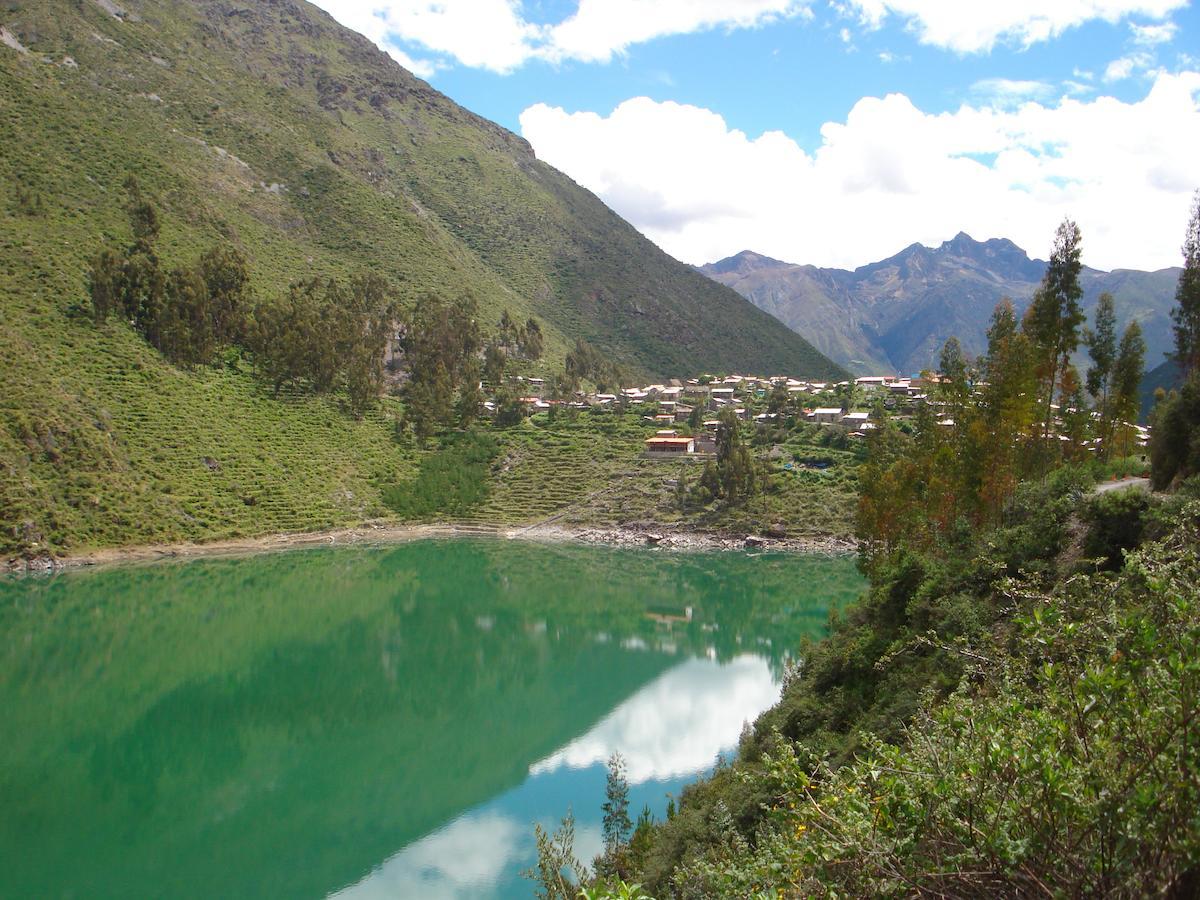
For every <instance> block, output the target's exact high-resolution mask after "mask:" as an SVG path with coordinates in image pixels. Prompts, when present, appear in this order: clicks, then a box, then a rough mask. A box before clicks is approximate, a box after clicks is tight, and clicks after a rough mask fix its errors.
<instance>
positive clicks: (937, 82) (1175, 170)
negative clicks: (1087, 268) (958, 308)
mask: <svg viewBox="0 0 1200 900" xmlns="http://www.w3.org/2000/svg"><path fill="white" fill-rule="evenodd" d="M318 2H319V3H320V5H322V6H324V7H325V8H326V9H328V10H329V11H330V12H331V13H332V14H333V15H334V16H335V17H336V18H338V19H339V20H340V21H342V22H343V23H345V24H347V25H349V26H350V27H352V28H355V29H356V30H359V31H361V32H363V33H364V34H367V36H368V37H370V38H372V39H373V40H375V41H376V42H377V43H378V44H379V45H380V46H382V47H383V48H384V49H386V50H388V51H389V52H390V53H391V54H392V55H393V56H394V57H395V58H396V59H397V60H398V61H399V62H401V64H403V65H406V66H407V67H408V68H410V69H412V70H414V71H415V72H417V73H418V74H419V75H421V76H422V77H425V78H427V79H428V80H429V81H430V83H432V84H433V85H434V86H435V87H437V88H438V89H439V90H441V91H443V92H444V93H446V94H448V95H449V96H450V97H451V98H453V99H454V100H456V101H458V102H459V103H461V104H463V105H464V106H466V107H468V108H469V109H472V110H474V111H475V112H478V113H480V114H481V115H484V116H486V117H488V118H490V119H493V120H495V121H497V122H499V123H500V124H502V125H504V126H506V127H508V128H510V129H512V130H513V131H516V132H518V133H520V134H523V135H524V136H525V137H526V138H527V139H528V140H530V142H531V143H532V144H533V146H534V149H535V151H536V152H537V153H538V156H539V157H540V158H542V159H545V160H546V161H548V162H550V163H551V164H552V165H555V166H556V167H558V168H560V169H562V170H563V171H565V172H566V173H567V174H568V175H571V176H572V177H573V178H575V179H576V180H577V181H579V182H580V183H581V184H583V185H584V186H585V187H588V188H590V189H591V190H593V191H595V192H596V193H597V194H598V195H599V196H601V197H602V198H603V199H604V200H605V201H606V202H608V203H609V205H610V206H612V207H613V208H614V209H616V210H617V211H618V212H619V213H621V214H622V215H623V216H625V217H626V218H627V219H629V220H630V221H631V222H632V223H633V224H634V225H635V226H637V227H638V228H640V229H641V230H642V231H643V232H644V233H646V234H647V235H648V236H649V237H650V238H651V239H652V240H654V241H656V242H657V243H658V244H659V245H660V246H662V247H663V248H664V249H666V250H667V251H668V252H670V253H672V254H673V255H675V256H677V257H679V258H681V259H684V260H686V261H688V262H705V261H710V260H712V259H716V258H719V257H720V256H724V255H729V254H731V253H735V252H737V251H738V250H740V249H745V248H752V249H755V250H758V251H759V252H764V253H768V254H769V255H773V256H778V257H780V258H783V259H788V260H790V261H796V262H813V263H817V264H823V265H839V266H854V265H859V264H862V263H865V262H868V261H871V260H873V259H877V258H881V257H882V256H886V255H889V254H890V253H893V252H895V251H897V250H899V249H900V248H902V247H904V246H906V245H907V244H909V243H912V242H914V241H921V242H923V243H928V244H936V243H939V242H940V241H942V240H946V239H949V238H950V237H952V236H953V235H954V234H955V233H956V232H958V231H959V230H967V231H968V232H969V233H971V234H972V235H973V236H975V237H977V238H980V239H983V238H987V237H1000V236H1004V237H1011V238H1012V239H1014V240H1016V241H1017V242H1018V243H1019V244H1021V245H1022V246H1023V247H1025V248H1026V249H1027V250H1029V251H1030V253H1031V254H1032V255H1043V256H1044V255H1045V247H1046V246H1047V245H1048V244H1049V240H1050V236H1051V234H1052V232H1053V229H1054V226H1055V225H1056V224H1057V222H1058V221H1060V220H1061V219H1062V218H1063V216H1066V215H1070V216H1072V217H1074V218H1076V219H1077V220H1078V221H1079V223H1080V225H1081V227H1082V229H1083V231H1084V240H1085V245H1084V246H1085V261H1086V262H1088V263H1089V264H1091V265H1095V266H1097V267H1100V268H1115V267H1137V268H1157V267H1161V266H1166V265H1173V264H1175V263H1176V261H1177V260H1178V245H1179V243H1180V238H1181V236H1182V232H1183V227H1184V224H1185V222H1186V217H1187V209H1188V205H1189V201H1190V197H1191V194H1192V191H1193V190H1194V189H1195V188H1196V187H1198V186H1200V106H1198V103H1197V99H1198V93H1200V11H1198V10H1197V9H1196V8H1195V7H1194V5H1192V4H1191V3H1188V2H1186V0H1041V2H1032V0H1008V2H1007V3H1004V4H983V3H976V2H965V0H960V2H957V3H954V2H946V0H841V2H829V0H525V2H523V3H522V2H517V0H438V2H432V0H371V2H369V3H364V2H361V0H318Z"/></svg>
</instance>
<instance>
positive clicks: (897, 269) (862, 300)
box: [700, 232, 1180, 374]
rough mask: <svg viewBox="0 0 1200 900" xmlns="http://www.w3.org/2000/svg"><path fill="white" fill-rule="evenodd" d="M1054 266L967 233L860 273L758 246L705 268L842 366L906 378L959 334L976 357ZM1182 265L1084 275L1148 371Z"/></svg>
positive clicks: (1090, 292) (1164, 338) (1159, 354)
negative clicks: (1136, 331) (1133, 338)
mask: <svg viewBox="0 0 1200 900" xmlns="http://www.w3.org/2000/svg"><path fill="white" fill-rule="evenodd" d="M1086 238H1087V236H1086V235H1085V236H1084V239H1085V241H1086ZM1045 269H1046V263H1045V262H1044V261H1043V260H1040V259H1030V258H1029V256H1028V254H1027V253H1026V252H1025V251H1024V250H1022V249H1021V248H1020V247H1018V246H1017V245H1016V244H1014V243H1013V242H1012V241H1009V240H1006V239H1002V238H1000V239H992V240H988V241H977V240H974V239H973V238H972V237H970V236H969V235H967V234H965V233H961V232H960V233H959V234H958V235H957V236H956V237H954V238H953V239H952V240H949V241H946V242H944V243H943V244H942V245H941V246H939V247H933V248H930V247H925V246H923V245H921V244H913V245H911V246H909V247H906V248H905V249H904V250H901V251H900V252H899V253H897V254H896V255H895V256H892V257H890V258H888V259H885V260H881V261H880V262H876V263H871V264H869V265H865V266H860V267H859V268H857V269H855V270H854V271H847V270H845V269H824V268H818V267H817V266H811V265H798V264H794V263H788V262H781V261H780V260H776V259H771V258H769V257H766V256H762V255H760V254H758V253H754V252H752V251H749V250H746V251H743V252H741V253H739V254H737V255H736V256H731V257H728V258H727V259H723V260H720V261H719V262H715V263H710V264H709V265H705V266H701V267H700V271H702V272H703V273H704V274H706V275H708V276H709V277H710V278H712V279H714V280H715V281H719V282H721V283H722V284H725V285H728V286H729V287H732V288H733V289H734V290H736V291H738V292H739V293H740V294H741V295H742V296H743V297H746V298H747V299H748V300H750V301H751V302H752V303H754V305H755V306H757V307H759V308H760V309H762V310H765V311H766V312H769V313H770V314H771V315H773V316H775V317H776V318H777V319H779V320H780V321H782V322H783V323H784V324H785V325H787V326H788V327H789V328H791V329H792V330H793V331H796V332H798V333H799V334H801V335H803V336H804V337H805V338H806V339H807V340H809V341H810V342H811V343H812V344H813V345H814V346H816V347H817V349H818V350H820V351H821V352H822V353H824V354H825V355H826V356H828V357H829V358H830V359H832V360H834V361H835V362H838V363H841V364H842V365H844V366H846V367H847V368H849V369H851V370H852V371H854V372H856V373H872V372H896V373H902V374H912V373H916V372H919V371H920V370H921V369H924V368H928V367H930V366H931V365H935V364H936V362H937V355H938V352H939V350H940V348H941V346H942V344H943V343H944V342H945V340H946V338H948V337H950V336H952V335H953V336H956V337H958V339H959V340H960V341H961V342H962V344H963V347H964V348H965V349H966V351H967V352H968V353H970V354H972V355H976V354H979V353H981V352H982V351H983V350H984V349H985V348H986V338H985V334H986V331H987V326H988V320H989V318H990V317H991V314H992V310H993V309H994V307H995V305H996V303H997V302H998V301H999V300H1000V299H1001V298H1002V297H1010V298H1011V299H1012V301H1013V304H1014V305H1015V306H1016V307H1017V311H1018V313H1020V312H1022V311H1024V309H1025V307H1026V306H1028V304H1029V301H1030V298H1031V297H1032V296H1033V292H1034V290H1036V288H1037V286H1038V283H1039V282H1040V281H1041V278H1042V274H1043V272H1045ZM1179 271H1180V270H1179V269H1177V268H1170V269H1162V270H1159V271H1157V272H1139V271H1134V270H1130V269H1117V270H1114V271H1112V272H1102V271H1100V270H1098V269H1090V268H1086V267H1085V268H1084V270H1083V274H1082V276H1081V279H1080V280H1081V282H1082V285H1083V289H1084V308H1085V310H1086V311H1087V312H1088V314H1089V317H1090V315H1091V312H1092V310H1093V308H1094V307H1095V305H1096V299H1097V298H1098V297H1099V296H1100V294H1101V293H1103V292H1104V291H1108V292H1109V293H1111V294H1112V295H1113V297H1114V298H1115V301H1116V309H1117V317H1118V320H1119V324H1120V325H1121V327H1124V325H1125V323H1126V322H1128V321H1130V320H1132V319H1137V320H1138V322H1139V323H1140V324H1141V326H1142V328H1143V330H1144V332H1145V337H1146V347H1147V352H1146V368H1147V369H1154V368H1155V367H1156V366H1158V365H1159V364H1160V363H1161V362H1162V361H1163V354H1164V352H1166V351H1167V350H1168V349H1169V348H1170V346H1171V340H1172V338H1171V322H1170V316H1169V312H1168V311H1169V310H1170V308H1171V305H1172V304H1173V303H1174V298H1175V284H1176V282H1177V281H1178V279H1179Z"/></svg>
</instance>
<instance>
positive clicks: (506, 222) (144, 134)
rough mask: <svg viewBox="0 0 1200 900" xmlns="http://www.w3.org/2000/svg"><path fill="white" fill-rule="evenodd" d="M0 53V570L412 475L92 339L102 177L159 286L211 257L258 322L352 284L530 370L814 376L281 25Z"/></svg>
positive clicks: (366, 70) (340, 57) (107, 333)
mask: <svg viewBox="0 0 1200 900" xmlns="http://www.w3.org/2000/svg"><path fill="white" fill-rule="evenodd" d="M0 26H3V28H4V33H5V40H4V41H2V42H0V147H2V148H3V153H0V316H2V317H3V323H4V327H3V329H0V552H6V553H7V552H13V551H29V550H31V549H33V550H36V549H39V548H45V547H46V546H47V545H49V546H50V547H51V548H53V549H61V548H64V547H74V548H83V547H86V546H94V545H99V544H114V543H126V542H131V541H142V540H160V539H166V538H176V537H183V538H207V537H215V536H218V535H224V534H228V533H234V532H238V533H254V532H267V531H273V530H278V529H291V528H315V527H320V526H324V525H330V524H335V523H338V522H348V521H353V520H355V519H358V518H361V517H362V516H364V515H368V514H372V513H373V512H376V511H379V510H380V509H381V507H380V506H379V503H380V501H379V488H378V485H379V484H381V483H385V482H388V481H395V480H397V478H396V475H397V473H403V472H404V471H406V470H407V469H406V467H411V466H412V464H413V463H412V459H411V451H405V450H403V449H401V448H399V447H397V446H396V445H395V444H394V443H393V442H392V425H391V417H390V415H389V412H388V408H387V407H385V408H384V409H383V410H382V411H381V412H380V413H378V414H375V415H373V416H369V417H367V418H365V419H363V420H362V421H357V420H354V419H352V418H350V417H349V416H348V415H347V414H346V413H345V412H344V411H343V410H342V409H341V407H340V405H339V404H338V402H337V401H336V399H334V400H328V399H312V398H306V397H302V396H294V397H283V398H281V399H279V400H276V399H273V398H270V397H269V396H266V395H264V394H262V392H261V391H260V389H259V388H258V386H257V384H256V382H255V381H254V379H253V377H252V376H251V374H250V373H249V372H248V369H247V367H246V365H245V363H240V364H236V365H234V367H233V368H225V369H221V370H211V371H210V370H205V371H198V372H185V371H180V370H177V369H175V368H173V367H171V366H169V365H167V364H165V363H164V362H163V361H162V360H161V358H159V357H158V355H157V354H156V353H154V352H153V351H150V350H149V349H148V348H146V347H145V346H144V345H143V344H142V343H141V342H140V341H139V340H138V339H137V338H136V337H135V336H134V335H133V334H132V332H130V331H129V330H128V329H126V328H125V327H124V326H122V325H119V324H110V325H108V326H105V327H103V328H99V329H98V328H96V327H95V326H94V325H92V323H91V322H90V320H89V318H88V316H87V315H86V291H85V273H86V269H87V263H88V260H89V259H90V257H91V256H92V255H93V254H94V253H95V252H96V250H97V249H98V248H99V247H101V246H102V245H104V244H115V245H118V246H120V245H124V244H126V243H128V240H129V230H128V228H129V226H128V223H127V219H126V213H125V209H124V206H125V199H126V197H125V192H124V190H123V189H122V184H123V183H124V181H125V179H126V178H127V177H128V176H129V175H134V176H136V177H137V179H138V181H139V183H140V184H141V186H142V189H143V191H145V192H146V193H148V194H149V195H150V196H151V197H153V199H154V201H155V202H156V204H157V205H158V207H159V209H160V211H161V214H162V221H163V231H162V235H161V238H160V242H159V243H160V252H161V254H162V256H163V257H164V262H165V263H166V264H167V265H168V266H169V265H174V264H177V263H180V262H184V261H190V260H192V259H194V257H195V256H196V254H197V253H198V252H200V251H201V250H203V249H206V248H207V247H209V246H211V245H212V244H213V243H214V242H216V241H218V240H222V241H228V242H231V243H233V244H235V245H236V246H238V247H239V248H240V249H241V250H242V251H243V252H244V253H245V254H246V256H247V257H248V259H249V263H250V270H251V274H252V279H253V285H254V287H255V289H256V291H257V292H258V293H259V294H260V295H263V294H269V293H271V292H276V291H280V290H282V289H283V287H284V286H286V284H288V283H289V282H290V281H292V280H294V279H297V278H299V277H302V276H307V275H311V274H314V273H326V274H330V275H341V276H345V275H350V274H354V273H358V272H363V271H368V270H369V271H372V272H376V273H379V274H381V275H383V276H385V277H386V278H387V279H388V280H390V281H391V282H392V283H393V284H394V285H396V286H397V287H398V289H399V291H400V293H401V296H402V299H403V300H405V301H411V300H413V299H414V298H415V297H417V296H419V295H420V294H421V293H423V292H426V291H431V290H433V291H438V292H441V293H443V294H444V295H447V296H450V297H452V298H456V297H459V296H462V295H463V294H465V293H466V292H468V291H469V292H471V293H473V294H474V295H475V296H476V297H477V298H478V300H479V304H480V308H481V310H482V312H483V314H484V315H485V316H486V317H487V318H488V319H489V320H492V321H494V320H495V319H496V318H498V317H499V313H500V311H501V310H502V309H505V308H507V309H509V310H510V311H511V312H512V313H513V315H514V316H515V317H516V318H518V319H519V320H523V319H524V317H526V316H529V315H535V316H537V317H539V319H541V321H542V322H543V323H544V325H545V328H544V331H545V335H546V347H547V349H546V358H545V360H544V362H543V364H542V365H543V367H544V368H546V369H547V370H550V369H553V368H555V367H557V366H560V365H561V362H562V360H563V357H564V355H565V352H566V350H567V348H568V347H569V346H570V344H571V343H572V342H573V341H574V340H575V339H576V338H578V337H583V338H586V339H588V340H589V341H590V342H592V343H593V344H595V345H596V346H598V347H599V348H600V349H601V350H602V351H603V352H604V353H605V354H606V355H608V356H610V357H612V358H615V359H617V360H620V361H621V362H623V363H624V364H625V365H626V366H627V367H628V368H629V369H630V370H631V371H633V372H638V373H644V374H655V375H663V376H666V375H671V376H677V375H685V374H689V373H694V372H697V371H700V370H703V369H717V370H719V369H729V370H733V369H741V370H755V371H761V372H774V371H787V372H794V373H807V374H811V375H813V376H820V377H829V376H833V375H836V374H839V373H840V371H841V370H840V369H839V368H838V367H837V366H835V365H834V364H832V363H830V362H829V361H828V360H827V359H826V358H825V357H823V356H821V355H820V354H819V353H817V352H816V351H815V350H813V348H812V347H811V346H810V345H809V344H807V343H806V342H805V341H804V340H803V339H801V338H799V337H798V336H797V335H795V334H793V333H791V332H789V331H788V330H787V329H786V328H785V327H783V326H782V325H781V324H779V323H778V322H776V321H775V320H774V319H772V318H771V317H770V316H768V315H767V314H765V313H762V312H760V311H758V310H756V309H754V308H753V307H752V306H751V305H750V304H749V303H747V302H746V301H744V300H742V299H741V298H740V297H738V296H737V295H736V294H735V293H734V292H732V291H731V290H729V289H727V288H724V287H722V286H719V285H715V284H713V283H712V282H711V281H709V280H708V279H705V278H703V277H702V276H700V275H699V274H698V273H696V272H694V271H693V270H691V269H690V268H688V267H686V266H683V265H681V264H679V263H677V262H676V261H674V260H672V259H670V258H669V257H667V256H666V255H665V254H663V253H661V252H660V251H659V250H658V249H657V248H655V247H654V246H653V245H651V244H650V243H649V242H648V241H646V240H645V239H644V238H642V237H641V236H640V235H639V234H638V233H637V232H636V231H635V230H634V229H633V228H631V227H630V226H629V225H628V224H626V223H625V222H623V221H622V220H620V219H619V218H618V217H616V216H615V215H614V214H613V213H611V212H610V211H609V210H608V209H607V208H606V207H604V206H603V204H601V203H600V202H599V200H597V199H596V198H595V197H594V196H593V195H591V194H589V193H588V192H586V191H584V190H582V189H581V188H579V187H578V186H577V185H575V184H574V183H573V182H571V181H570V180H569V179H567V178H566V177H565V176H563V175H562V174H561V173H559V172H557V171H555V170H553V169H551V168H550V167H548V166H546V165H544V164H542V163H540V162H539V161H537V160H536V159H535V157H534V155H533V153H532V151H531V149H530V148H529V146H528V145H527V144H526V143H525V142H524V141H522V140H521V139H520V138H518V137H517V136H515V135H513V134H511V133H509V132H507V131H505V130H504V129H502V128H500V127H498V126H496V125H494V124H493V123H490V122H487V121H485V120H483V119H480V118H479V117H477V116H475V115H473V114H471V113H470V112H468V111H467V110H464V109H462V108H461V107H459V106H457V105H455V104H454V103H453V102H451V101H450V100H449V99H447V98H446V97H444V96H442V95H441V94H439V93H438V92H436V91H435V90H433V89H432V88H430V87H429V86H428V85H427V84H425V83H424V82H422V81H420V80H418V79H416V78H414V77H413V76H411V75H410V74H409V73H407V72H405V71H404V70H403V69H401V68H399V67H398V66H396V65H395V64H394V63H393V62H392V61H391V60H390V59H389V58H388V57H386V56H385V55H383V54H382V53H380V52H379V51H378V50H377V49H376V48H375V47H374V46H373V45H372V44H370V43H369V42H368V41H366V40H365V39H363V38H361V37H359V36H357V35H354V34H352V33H351V32H349V31H347V30H345V29H343V28H341V27H340V26H338V25H337V24H336V23H334V22H333V21H332V20H331V19H330V18H329V17H328V16H326V15H325V14H324V13H322V12H320V11H318V10H316V9H315V8H314V7H311V6H309V5H307V4H305V3H300V2H294V0H257V2H247V0H240V2H228V0H196V2H189V3H178V2H160V0H128V2H125V0H122V2H121V3H120V4H118V3H116V2H113V0H102V2H101V0H77V2H72V3H63V2H51V0H33V2H20V3H16V2H14V3H10V4H8V5H6V6H5V7H3V10H2V11H0ZM205 460H211V461H212V463H215V466H214V465H213V464H211V463H206V462H205Z"/></svg>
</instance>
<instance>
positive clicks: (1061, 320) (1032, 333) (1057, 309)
mask: <svg viewBox="0 0 1200 900" xmlns="http://www.w3.org/2000/svg"><path fill="white" fill-rule="evenodd" d="M1081 242H1082V237H1081V235H1080V233H1079V226H1078V225H1076V224H1075V223H1074V222H1072V221H1071V220H1070V219H1063V221H1062V224H1061V225H1059V226H1058V230H1057V231H1055V233H1054V245H1053V248H1052V249H1051V252H1050V264H1049V265H1048V266H1047V268H1046V274H1045V276H1044V277H1043V278H1042V283H1041V285H1040V286H1039V287H1038V289H1037V292H1036V293H1035V294H1034V296H1033V303H1032V304H1030V307H1029V309H1028V310H1027V311H1026V313H1025V320H1024V323H1023V330H1024V331H1025V333H1026V334H1027V335H1028V336H1029V339H1030V341H1031V343H1032V344H1033V347H1034V351H1035V353H1036V354H1037V357H1038V366H1037V373H1038V376H1039V378H1040V379H1041V386H1042V395H1043V397H1044V401H1045V416H1044V423H1043V428H1042V437H1043V438H1044V439H1048V438H1049V436H1050V425H1051V422H1053V420H1054V411H1053V409H1052V407H1053V405H1054V392H1055V390H1056V389H1057V388H1058V387H1059V376H1060V375H1061V374H1062V372H1063V371H1064V370H1065V369H1066V367H1067V365H1068V364H1069V363H1070V360H1071V354H1072V353H1074V352H1075V350H1076V348H1078V346H1079V326H1080V325H1081V324H1083V320H1084V315H1083V311H1082V310H1081V309H1080V306H1079V300H1080V298H1081V297H1082V296H1083V289H1082V288H1081V287H1080V286H1079V272H1080V270H1081V269H1082V267H1083V266H1082V263H1081V262H1080V255H1081V253H1082V247H1081Z"/></svg>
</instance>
